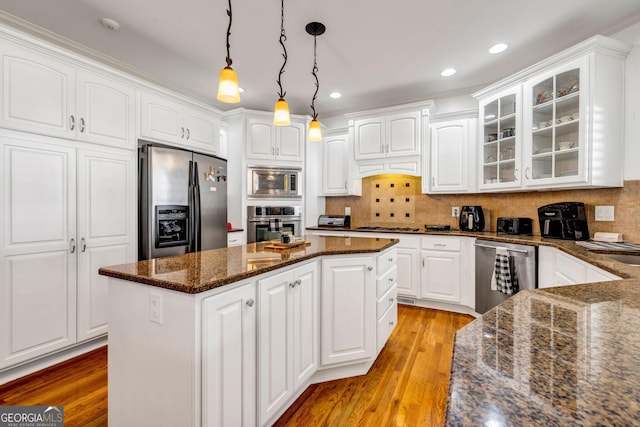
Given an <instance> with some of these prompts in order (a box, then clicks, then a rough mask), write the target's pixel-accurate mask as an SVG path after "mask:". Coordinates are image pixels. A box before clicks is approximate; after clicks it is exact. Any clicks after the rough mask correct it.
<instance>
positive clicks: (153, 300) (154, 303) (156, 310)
mask: <svg viewBox="0 0 640 427" xmlns="http://www.w3.org/2000/svg"><path fill="white" fill-rule="evenodd" d="M149 320H151V321H152V322H155V323H158V324H160V325H162V295H160V294H156V293H150V294H149Z"/></svg>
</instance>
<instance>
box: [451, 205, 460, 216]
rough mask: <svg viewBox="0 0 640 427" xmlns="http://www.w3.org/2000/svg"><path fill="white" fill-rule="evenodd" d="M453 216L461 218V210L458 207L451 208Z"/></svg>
mask: <svg viewBox="0 0 640 427" xmlns="http://www.w3.org/2000/svg"><path fill="white" fill-rule="evenodd" d="M451 216H452V217H454V218H458V217H459V216H460V208H459V207H458V206H454V207H452V208H451Z"/></svg>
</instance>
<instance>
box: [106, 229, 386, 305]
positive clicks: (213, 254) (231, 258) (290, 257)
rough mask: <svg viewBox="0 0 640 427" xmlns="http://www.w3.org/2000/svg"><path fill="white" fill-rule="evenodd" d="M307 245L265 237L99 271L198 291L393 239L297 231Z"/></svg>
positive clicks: (379, 246) (376, 248)
mask: <svg viewBox="0 0 640 427" xmlns="http://www.w3.org/2000/svg"><path fill="white" fill-rule="evenodd" d="M302 239H304V240H306V241H308V242H310V243H311V244H310V245H309V246H305V247H299V248H292V249H286V250H284V251H280V252H275V251H272V250H268V249H266V248H265V246H266V245H267V244H268V243H269V242H262V243H252V244H248V245H244V246H235V247H230V248H222V249H214V250H209V251H203V252H195V253H190V254H185V255H178V256H172V257H165V258H157V259H152V260H147V261H139V262H135V263H131V264H122V265H116V266H111V267H103V268H101V269H100V270H99V272H100V274H101V275H103V276H110V277H115V278H118V279H123V280H128V281H131V282H137V283H145V284H147V285H151V286H157V287H161V288H167V289H173V290H176V291H180V292H185V293H189V294H197V293H200V292H205V291H208V290H210V289H214V288H218V287H220V286H224V285H228V284H230V283H234V282H237V281H240V280H244V279H247V278H249V277H253V276H257V275H259V274H262V273H266V272H269V271H273V270H276V269H279V268H282V267H285V266H287V265H291V264H295V263H298V262H301V261H304V260H308V259H311V258H314V257H318V256H322V255H342V254H359V253H373V252H381V251H383V250H385V249H387V248H389V247H391V246H393V245H395V244H396V243H398V239H370V238H358V237H351V238H348V237H322V236H310V235H306V236H302Z"/></svg>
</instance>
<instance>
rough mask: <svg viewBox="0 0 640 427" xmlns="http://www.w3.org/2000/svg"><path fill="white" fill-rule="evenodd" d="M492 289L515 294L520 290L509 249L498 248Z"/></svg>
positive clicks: (492, 276) (492, 277) (506, 293)
mask: <svg viewBox="0 0 640 427" xmlns="http://www.w3.org/2000/svg"><path fill="white" fill-rule="evenodd" d="M491 290H492V291H498V292H502V293H503V294H505V295H513V294H515V293H516V292H518V276H517V275H516V269H515V265H514V264H513V258H511V256H510V255H509V250H508V249H507V248H503V247H497V248H496V261H495V265H494V268H493V275H491Z"/></svg>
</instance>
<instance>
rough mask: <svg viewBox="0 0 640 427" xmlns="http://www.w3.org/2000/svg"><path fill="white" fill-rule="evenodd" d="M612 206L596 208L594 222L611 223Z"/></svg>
mask: <svg viewBox="0 0 640 427" xmlns="http://www.w3.org/2000/svg"><path fill="white" fill-rule="evenodd" d="M613 220H614V207H613V206H596V221H613Z"/></svg>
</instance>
